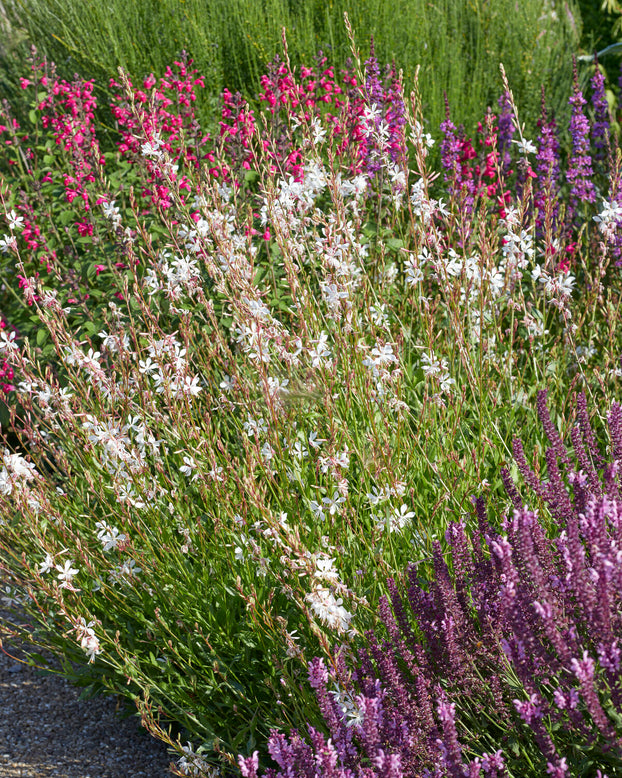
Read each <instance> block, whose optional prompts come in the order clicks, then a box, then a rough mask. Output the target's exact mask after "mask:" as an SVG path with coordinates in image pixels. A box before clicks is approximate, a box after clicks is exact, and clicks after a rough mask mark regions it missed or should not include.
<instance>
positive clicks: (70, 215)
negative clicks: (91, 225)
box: [58, 211, 76, 227]
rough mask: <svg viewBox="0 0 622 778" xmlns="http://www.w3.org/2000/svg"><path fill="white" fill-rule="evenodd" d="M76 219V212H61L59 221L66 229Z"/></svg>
mask: <svg viewBox="0 0 622 778" xmlns="http://www.w3.org/2000/svg"><path fill="white" fill-rule="evenodd" d="M75 218H76V214H75V211H61V213H60V214H59V215H58V221H59V222H60V223H61V224H62V225H63V227H66V226H67V225H68V224H69V222H71V221H75Z"/></svg>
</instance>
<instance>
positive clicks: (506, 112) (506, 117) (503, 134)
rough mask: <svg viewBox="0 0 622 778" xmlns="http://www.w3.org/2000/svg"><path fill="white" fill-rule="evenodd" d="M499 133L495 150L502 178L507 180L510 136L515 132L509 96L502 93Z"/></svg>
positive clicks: (509, 164) (509, 161) (509, 163)
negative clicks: (499, 161)
mask: <svg viewBox="0 0 622 778" xmlns="http://www.w3.org/2000/svg"><path fill="white" fill-rule="evenodd" d="M499 109H500V110H499V132H498V135H497V149H498V151H499V155H500V159H501V170H502V171H503V177H504V178H505V179H507V178H508V176H509V175H511V173H512V170H511V168H512V154H511V148H512V136H513V135H514V132H515V130H516V127H515V126H514V112H513V110H512V104H511V102H510V95H509V94H508V92H504V93H503V94H502V95H501V97H500V98H499Z"/></svg>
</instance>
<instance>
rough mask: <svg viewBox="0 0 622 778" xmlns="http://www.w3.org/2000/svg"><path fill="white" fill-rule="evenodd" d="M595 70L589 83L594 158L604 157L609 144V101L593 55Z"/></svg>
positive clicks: (602, 77) (603, 78)
mask: <svg viewBox="0 0 622 778" xmlns="http://www.w3.org/2000/svg"><path fill="white" fill-rule="evenodd" d="M594 65H595V67H596V70H595V72H594V75H593V76H592V78H591V80H590V83H591V85H592V106H593V108H594V122H593V124H592V141H593V143H594V148H595V149H596V151H595V154H594V157H595V159H598V160H602V159H605V158H606V156H607V153H608V151H609V148H610V144H609V131H610V125H609V103H608V102H607V97H606V96H605V77H604V76H603V74H602V73H601V72H600V69H599V67H598V58H597V57H596V56H595V57H594Z"/></svg>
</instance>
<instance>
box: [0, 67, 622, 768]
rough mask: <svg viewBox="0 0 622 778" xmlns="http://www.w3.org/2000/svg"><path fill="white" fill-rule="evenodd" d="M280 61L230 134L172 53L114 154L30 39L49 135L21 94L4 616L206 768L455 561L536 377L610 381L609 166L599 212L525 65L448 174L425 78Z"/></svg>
mask: <svg viewBox="0 0 622 778" xmlns="http://www.w3.org/2000/svg"><path fill="white" fill-rule="evenodd" d="M286 54H287V52H285V56H284V60H283V61H279V62H278V63H274V66H273V67H271V68H270V71H269V73H268V74H266V79H265V80H264V81H263V84H262V88H263V91H262V95H263V97H262V105H263V108H262V109H260V110H258V111H257V112H256V113H254V114H251V112H250V109H249V107H248V105H246V104H245V102H244V99H243V98H242V97H240V96H236V95H231V94H225V96H224V99H223V107H222V116H221V118H222V124H221V125H220V132H219V137H218V138H216V139H214V138H209V137H208V134H207V133H206V132H204V131H203V130H202V128H201V127H200V126H199V124H198V121H197V119H196V116H195V115H194V113H193V105H194V102H195V101H194V100H193V99H192V96H193V95H194V94H196V93H197V90H198V89H200V87H201V79H200V75H198V74H197V73H194V72H192V68H191V66H190V63H189V62H187V61H186V60H185V59H184V58H181V59H180V60H178V62H177V64H176V65H175V66H174V67H171V68H170V70H168V71H167V72H166V73H165V75H164V76H163V77H162V78H160V79H156V78H155V76H149V77H148V78H147V79H146V81H145V82H143V84H142V87H141V88H137V87H136V86H135V85H133V84H132V83H130V81H129V79H128V78H127V77H126V76H125V75H120V76H119V79H118V81H117V84H118V86H117V88H118V89H120V90H122V91H121V92H120V94H119V99H115V100H114V101H113V105H114V108H115V114H116V119H117V121H118V129H119V132H120V146H119V149H118V151H116V152H108V151H106V152H103V153H102V151H101V149H102V148H104V144H103V141H101V142H100V132H101V131H102V129H101V128H100V127H98V126H96V123H95V119H94V116H95V114H94V113H93V110H92V108H93V106H92V96H93V90H92V89H91V87H89V86H87V85H85V84H84V83H83V82H81V81H80V80H79V79H76V80H75V82H74V83H72V84H67V83H65V82H63V81H62V79H57V78H56V77H55V75H54V70H53V68H51V66H48V65H46V64H45V63H41V62H40V61H39V60H38V59H35V60H34V61H33V68H34V70H33V71H32V77H31V78H30V79H28V81H29V82H30V81H32V83H25V84H24V87H25V88H24V94H25V95H29V94H30V95H31V97H32V98H34V103H33V108H32V116H31V117H30V118H29V122H30V123H31V124H30V125H29V127H28V128H26V127H25V126H24V127H19V126H17V125H16V124H15V122H14V120H12V119H11V117H10V115H9V114H10V110H9V107H8V106H5V107H4V109H3V110H4V112H5V114H6V118H5V119H4V121H3V125H2V126H3V128H4V129H3V137H4V140H5V145H4V155H3V158H2V180H1V182H0V204H1V205H0V222H1V223H2V230H0V240H1V241H2V243H1V244H0V245H1V246H2V248H1V249H0V250H1V251H2V256H1V265H0V268H1V271H2V280H3V283H4V284H5V288H6V290H7V294H10V295H11V296H12V299H13V300H14V301H15V302H14V305H12V306H11V307H10V309H9V308H7V310H6V311H3V314H4V316H5V317H6V322H7V324H6V326H5V327H3V328H0V358H1V359H3V360H6V364H7V368H6V369H7V370H8V369H9V368H10V370H12V371H13V373H12V375H11V377H10V382H9V381H7V386H10V387H15V388H14V389H12V390H11V395H10V401H11V405H10V410H11V423H12V429H13V431H14V434H15V436H16V442H15V441H14V444H15V445H14V446H13V447H10V446H9V444H8V441H7V443H6V446H5V447H4V449H3V451H2V454H1V456H2V464H1V465H0V517H1V521H2V523H1V524H0V568H1V569H2V573H3V576H4V578H6V579H7V585H8V586H9V590H10V591H9V593H8V597H9V598H10V600H11V602H17V603H19V604H20V605H21V607H22V608H24V609H25V610H26V611H27V612H28V613H29V614H30V615H31V616H32V618H33V622H34V623H35V624H36V627H35V628H34V629H33V630H32V631H31V632H29V631H27V630H26V628H25V627H23V626H21V625H22V620H21V619H15V620H14V621H12V622H11V623H7V624H5V625H3V630H6V631H8V632H10V633H16V632H20V631H21V632H26V633H27V634H26V635H25V636H26V637H27V638H28V639H29V640H30V641H31V642H32V643H33V644H34V645H35V646H37V645H41V646H45V647H48V648H51V649H52V650H53V651H55V652H56V653H57V654H59V655H61V656H62V657H64V659H66V660H67V661H66V672H67V673H68V675H70V676H72V677H74V678H76V679H77V680H79V681H80V682H82V683H84V684H85V685H90V686H91V687H93V688H95V689H98V688H102V687H103V688H106V689H108V690H112V691H115V692H118V693H120V694H124V695H126V696H128V697H130V698H131V699H133V700H134V701H136V703H137V704H138V705H139V707H140V709H141V712H142V714H143V719H144V722H145V723H146V724H147V726H149V728H150V729H151V731H153V732H154V733H156V734H157V735H158V736H159V737H161V738H163V739H164V740H165V741H167V742H169V743H170V744H171V746H172V747H175V748H176V749H177V752H178V753H179V756H180V758H181V759H182V762H181V763H180V768H179V769H180V770H182V771H183V770H186V772H188V773H189V772H191V771H192V770H195V768H196V770H199V767H198V765H201V764H203V763H205V764H208V763H209V764H212V763H213V762H214V761H216V760H217V759H220V760H224V761H225V762H228V763H229V764H236V755H237V753H238V752H239V751H241V750H244V749H246V750H247V752H248V753H252V752H253V750H254V749H255V746H256V745H257V746H259V743H260V742H265V741H261V738H265V737H267V736H268V733H269V731H270V728H271V727H274V728H278V729H279V730H280V731H282V730H285V729H287V728H289V727H291V726H295V727H297V728H298V730H299V731H301V728H302V727H303V726H304V725H305V724H306V723H307V722H310V723H311V724H312V725H315V726H317V727H319V726H320V724H321V722H322V713H321V711H320V710H318V708H317V705H316V702H315V698H314V696H313V694H312V693H311V692H310V691H309V690H305V688H304V687H303V686H301V679H302V678H303V676H304V674H305V672H306V669H307V665H308V662H309V661H310V660H311V658H312V657H321V658H322V659H323V661H324V662H325V664H326V665H327V666H328V664H329V663H330V662H332V658H333V653H334V648H335V646H336V645H337V644H340V643H342V642H344V641H347V642H348V643H350V644H351V645H352V646H353V647H356V646H358V645H360V644H362V642H363V636H364V634H365V632H366V631H367V630H368V629H370V628H372V627H374V626H376V625H377V623H378V618H379V617H378V608H377V606H378V603H379V602H380V601H381V600H380V597H381V595H382V594H383V593H386V591H387V588H386V584H385V581H386V579H387V577H393V578H395V577H396V576H398V575H399V574H400V571H402V570H403V569H404V568H405V566H406V565H407V564H408V562H409V561H411V560H412V559H418V558H419V559H426V558H429V557H430V556H431V555H432V554H434V555H436V558H437V565H440V561H438V560H439V559H440V557H439V553H440V552H439V550H438V546H437V545H436V544H435V543H436V541H438V542H441V540H442V538H443V537H444V535H445V531H446V529H447V521H448V516H449V515H450V511H452V512H453V513H454V515H456V514H457V515H458V516H460V515H463V514H464V512H465V505H467V504H468V499H469V496H470V495H471V494H473V493H474V492H475V491H477V490H479V489H482V488H484V489H488V488H490V489H495V488H497V487H498V486H499V485H500V481H499V476H498V473H499V467H500V464H501V462H502V461H503V459H504V457H505V456H506V452H507V451H508V447H509V445H510V444H511V438H512V435H513V433H514V431H515V429H516V425H518V424H520V425H521V430H523V431H524V432H525V433H526V435H528V434H534V435H535V434H537V433H536V427H535V423H534V421H533V420H532V418H531V415H530V402H529V400H530V397H531V396H532V395H533V394H534V392H535V391H536V387H538V386H541V385H542V384H543V383H544V382H545V381H547V382H549V383H551V385H552V394H553V399H554V401H555V402H559V403H560V404H561V402H562V400H563V398H564V397H565V395H566V394H567V380H568V377H570V379H571V380H572V381H575V382H579V381H582V382H585V383H586V385H588V386H592V385H594V386H598V387H599V391H600V392H602V393H603V396H604V397H605V398H607V399H608V400H610V399H611V398H612V397H613V396H614V394H615V390H616V386H617V381H618V378H619V376H620V371H619V368H618V365H619V354H620V353H621V352H622V337H621V336H620V332H619V328H617V327H616V316H617V311H618V309H619V305H620V301H621V299H622V297H621V295H622V284H621V283H620V274H619V270H618V268H617V267H616V266H615V250H616V232H617V220H618V218H619V214H618V213H617V210H616V208H615V205H614V203H615V202H616V201H615V197H617V192H618V190H619V180H620V164H621V159H622V157H621V155H620V154H619V153H618V154H617V155H616V156H615V159H614V158H613V155H612V159H611V160H610V164H611V182H610V186H611V190H610V193H608V197H609V200H608V201H606V203H605V205H604V206H602V205H601V201H599V202H598V203H597V204H592V203H585V204H583V206H584V213H583V216H584V217H585V218H587V217H589V218H587V221H586V222H585V223H584V224H583V225H582V226H580V227H579V226H578V223H577V221H576V218H575V216H576V214H575V213H573V214H572V215H570V214H569V213H568V212H567V209H566V210H565V209H564V208H563V205H564V203H563V202H562V203H560V200H562V201H563V200H564V198H566V199H567V198H568V197H569V196H570V186H569V182H568V180H566V179H567V170H568V168H567V164H566V162H567V161H566V160H565V159H563V158H562V159H559V165H558V166H556V165H554V164H550V163H548V164H545V163H546V160H547V159H548V158H549V157H550V156H551V154H552V155H553V156H555V155H557V154H558V146H557V145H556V144H555V143H554V142H553V140H552V138H551V136H550V135H549V136H546V137H545V135H544V132H543V136H542V138H543V139H542V140H539V141H538V147H537V148H536V147H535V146H534V144H533V143H532V142H531V141H530V140H529V139H528V138H526V137H525V135H524V130H523V128H522V125H521V124H520V122H519V119H518V115H517V109H516V106H515V103H514V98H513V96H512V92H511V90H510V87H509V84H508V83H507V80H505V82H504V83H503V97H502V100H501V104H500V105H501V113H500V118H499V123H498V125H496V124H495V122H496V120H495V118H494V116H493V115H492V113H491V112H489V113H488V114H487V116H486V118H485V119H484V121H483V122H482V125H481V128H480V131H479V140H478V141H477V142H476V143H471V142H469V141H468V140H467V137H466V134H465V132H464V131H461V130H460V129H456V128H454V129H453V130H452V128H451V126H450V124H449V123H448V124H446V125H445V134H446V140H447V139H448V142H449V141H450V140H451V138H450V135H451V134H452V133H453V135H454V136H455V137H454V138H453V140H451V143H454V145H455V148H454V150H453V151H452V150H451V149H449V147H448V146H447V144H445V145H444V146H443V153H442V156H443V158H444V159H445V160H446V168H445V174H446V175H445V176H442V171H435V170H433V169H432V165H431V160H432V154H431V150H432V149H433V148H434V145H435V140H434V138H433V137H432V133H431V132H428V129H430V128H427V127H426V126H425V122H424V117H423V115H422V111H421V100H420V96H419V93H418V90H417V83H416V82H415V89H414V91H413V92H412V94H411V95H410V98H409V99H406V98H405V96H404V94H403V82H402V81H401V79H400V77H399V75H398V74H397V73H396V72H395V69H394V68H388V69H386V70H385V73H384V75H382V71H381V69H380V68H379V66H378V63H377V61H376V59H375V57H374V56H373V55H372V56H371V57H370V58H369V59H368V60H367V61H366V62H361V60H360V58H359V57H358V56H357V55H356V53H355V56H354V61H353V63H352V66H351V69H350V71H348V73H347V74H344V75H343V78H341V79H336V78H335V76H334V73H333V72H331V71H330V70H329V69H328V68H326V67H325V66H324V65H325V63H323V62H322V58H320V59H319V60H318V63H317V64H316V67H315V70H312V69H311V68H304V69H303V68H301V69H300V71H298V72H297V71H294V70H293V69H292V68H291V67H290V65H289V63H288V59H287V56H286ZM311 81H315V82H316V83H315V84H314V85H313V88H310V87H311ZM338 89H339V90H341V91H338ZM304 95H306V97H304ZM322 98H324V99H322ZM44 120H45V121H44ZM549 125H550V123H549V124H547V129H548V130H550V131H551V132H552V128H551V127H550V126H549ZM31 130H32V137H31ZM545 146H546V149H545V148H544V147H545ZM538 152H541V160H540V162H541V164H536V165H535V168H532V166H531V163H530V161H529V160H530V159H531V158H533V156H534V154H536V153H538ZM452 155H453V156H452ZM450 157H451V159H452V160H453V161H452V162H451V165H449V163H448V162H447V160H449V159H450ZM545 158H546V159H545ZM608 164H609V163H608ZM558 175H559V177H560V178H563V177H564V176H566V179H564V180H562V181H559V182H557V181H556V182H555V185H553V183H552V182H553V178H554V177H556V176H558ZM443 178H446V180H443ZM557 185H559V188H556V187H557ZM595 187H596V189H595V191H597V183H596V184H595ZM599 196H602V197H604V196H605V193H599ZM557 205H559V210H558V211H555V208H556V206H557ZM583 206H582V207H583ZM590 208H592V209H593V210H592V211H591V210H589V209H590ZM8 376H9V373H6V375H5V377H7V378H8ZM447 441H452V443H453V447H452V448H451V449H448V446H447ZM444 504H446V505H447V507H448V509H449V510H448V511H445V510H440V508H441V506H442V505H444ZM383 607H384V606H383ZM381 615H382V614H381ZM469 634H470V633H469ZM467 637H468V635H467V636H465V639H466V638H467ZM72 661H73V662H74V664H71V662H72ZM76 667H77V668H78V669H76ZM322 673H323V671H322V670H321V668H320V667H319V666H318V668H317V683H318V688H320V684H321V678H322V677H323V675H322ZM482 699H484V698H482ZM517 699H518V697H517ZM344 704H345V703H344ZM447 704H448V705H450V703H449V702H448V703H447ZM447 710H448V711H449V713H447V716H449V715H450V712H451V710H450V708H447ZM435 715H436V714H435ZM443 715H445V714H443ZM448 721H449V719H448ZM173 722H174V723H175V724H176V726H178V727H181V728H183V730H184V734H185V735H186V738H185V742H187V741H190V743H191V745H188V746H184V747H182V746H181V744H180V743H179V742H174V741H173V740H172V736H171V734H170V732H169V731H168V725H169V724H172V723H173ZM448 726H449V725H448ZM439 737H440V736H439ZM192 744H194V745H192ZM370 748H371V746H370ZM373 748H375V745H374V746H373ZM422 748H423V746H422ZM491 748H492V746H491ZM496 750H497V749H492V750H489V751H487V753H489V754H494V753H496ZM373 753H374V754H375V756H374V758H376V757H378V758H380V754H378V753H377V752H376V751H374V752H373ZM469 758H470V757H469ZM474 758H475V756H473V759H474ZM551 758H553V757H552V756H551ZM491 759H492V757H491ZM183 760H185V761H183ZM388 764H389V763H388V762H387V765H388ZM391 764H393V763H391ZM492 764H494V762H491V765H492ZM387 769H389V767H387ZM391 769H393V768H391ZM482 769H483V768H482ZM490 769H491V770H492V769H493V768H492V767H491V768H490ZM491 774H492V773H491Z"/></svg>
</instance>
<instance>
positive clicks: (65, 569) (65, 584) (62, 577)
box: [55, 559, 80, 589]
mask: <svg viewBox="0 0 622 778" xmlns="http://www.w3.org/2000/svg"><path fill="white" fill-rule="evenodd" d="M72 564H73V559H71V560H69V561H67V562H65V564H64V565H62V567H61V565H55V569H56V570H58V575H57V578H58V580H59V581H61V585H60V588H61V589H69V588H73V587H72V586H71V582H72V581H73V579H74V578H75V577H76V575H78V573H79V572H80V571H79V570H78V569H77V568H75V567H72V566H71V565H72Z"/></svg>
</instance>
